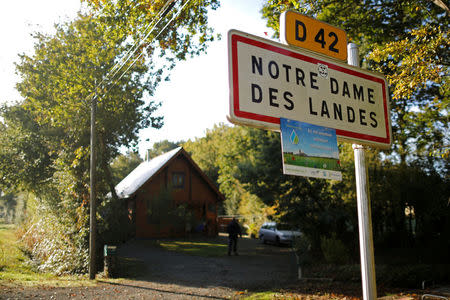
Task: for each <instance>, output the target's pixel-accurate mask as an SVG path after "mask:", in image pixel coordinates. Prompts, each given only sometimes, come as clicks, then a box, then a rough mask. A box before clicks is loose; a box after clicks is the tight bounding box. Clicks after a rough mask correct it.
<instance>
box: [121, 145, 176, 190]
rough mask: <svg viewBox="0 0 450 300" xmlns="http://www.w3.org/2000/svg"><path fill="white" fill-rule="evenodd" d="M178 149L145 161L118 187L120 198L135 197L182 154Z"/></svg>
mask: <svg viewBox="0 0 450 300" xmlns="http://www.w3.org/2000/svg"><path fill="white" fill-rule="evenodd" d="M181 149H182V147H178V148H176V149H173V150H171V151H169V152H166V153H164V154H162V155H160V156H157V157H155V158H153V159H152V160H150V161H144V162H143V163H141V164H140V165H139V166H137V167H136V169H134V170H133V171H132V172H131V173H130V174H128V176H127V177H125V178H124V179H123V180H122V181H121V182H119V184H117V185H116V193H117V196H118V197H119V198H128V197H130V196H131V195H133V194H134V193H135V192H136V191H137V190H138V189H139V188H140V187H141V186H142V185H143V184H144V183H146V182H147V180H149V179H150V178H152V176H153V175H155V174H156V173H157V172H158V171H159V170H160V169H161V168H162V167H163V166H164V165H165V164H166V163H167V162H168V161H169V160H170V159H171V158H172V157H174V156H175V155H177V154H178V152H180V151H181Z"/></svg>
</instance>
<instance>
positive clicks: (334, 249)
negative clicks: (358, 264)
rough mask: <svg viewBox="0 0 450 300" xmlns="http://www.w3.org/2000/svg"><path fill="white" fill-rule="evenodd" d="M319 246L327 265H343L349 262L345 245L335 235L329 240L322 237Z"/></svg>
mask: <svg viewBox="0 0 450 300" xmlns="http://www.w3.org/2000/svg"><path fill="white" fill-rule="evenodd" d="M320 246H321V249H322V253H323V256H324V258H325V261H326V262H327V263H331V264H345V263H347V262H348V261H349V260H350V255H349V253H348V249H347V247H346V246H345V244H344V243H343V242H342V241H341V240H339V239H338V238H337V237H336V235H335V234H333V235H332V236H331V237H330V238H326V237H322V238H321V239H320Z"/></svg>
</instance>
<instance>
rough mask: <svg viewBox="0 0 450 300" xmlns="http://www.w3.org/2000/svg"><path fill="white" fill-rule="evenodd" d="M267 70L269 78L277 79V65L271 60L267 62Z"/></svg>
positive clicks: (278, 70) (278, 71) (278, 72)
mask: <svg viewBox="0 0 450 300" xmlns="http://www.w3.org/2000/svg"><path fill="white" fill-rule="evenodd" d="M268 68H269V74H270V77H272V79H277V78H278V76H280V68H278V65H277V63H276V62H274V61H273V60H271V61H270V62H269V66H268Z"/></svg>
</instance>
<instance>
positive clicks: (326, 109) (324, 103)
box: [320, 100, 330, 119]
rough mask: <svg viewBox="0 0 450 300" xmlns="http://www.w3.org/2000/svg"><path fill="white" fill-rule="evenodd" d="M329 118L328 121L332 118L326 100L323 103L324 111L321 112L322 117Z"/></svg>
mask: <svg viewBox="0 0 450 300" xmlns="http://www.w3.org/2000/svg"><path fill="white" fill-rule="evenodd" d="M325 115H326V116H327V117H328V119H329V118H330V113H329V112H328V105H327V102H326V101H325V100H323V101H322V110H321V111H320V116H321V117H323V116H325Z"/></svg>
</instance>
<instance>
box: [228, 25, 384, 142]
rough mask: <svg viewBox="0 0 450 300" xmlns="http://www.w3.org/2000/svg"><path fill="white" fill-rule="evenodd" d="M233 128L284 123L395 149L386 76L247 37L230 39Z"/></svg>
mask: <svg viewBox="0 0 450 300" xmlns="http://www.w3.org/2000/svg"><path fill="white" fill-rule="evenodd" d="M228 59H229V76H230V116H229V119H230V121H231V122H233V123H236V124H242V125H249V126H254V127H261V128H266V129H269V130H277V131H279V130H280V117H283V118H286V119H292V120H297V121H301V122H305V123H310V124H315V125H320V126H324V127H330V128H334V129H336V134H337V136H338V138H339V139H341V140H342V139H344V140H348V141H352V142H355V141H356V142H358V143H362V144H369V145H372V146H376V147H383V148H387V147H389V146H390V144H391V125H390V115H389V103H388V99H389V96H388V85H387V82H386V79H385V78H384V76H383V75H381V74H379V73H374V72H369V71H366V70H362V69H359V68H355V67H352V66H349V65H347V64H345V63H342V62H339V61H337V60H334V59H332V58H328V57H325V56H322V55H320V54H315V53H312V52H310V51H308V50H303V49H295V50H294V49H292V48H290V47H289V46H286V45H283V44H280V43H276V42H273V41H270V40H267V39H263V38H260V37H256V36H253V35H250V34H247V33H244V32H240V31H236V30H231V31H230V32H229V33H228Z"/></svg>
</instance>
